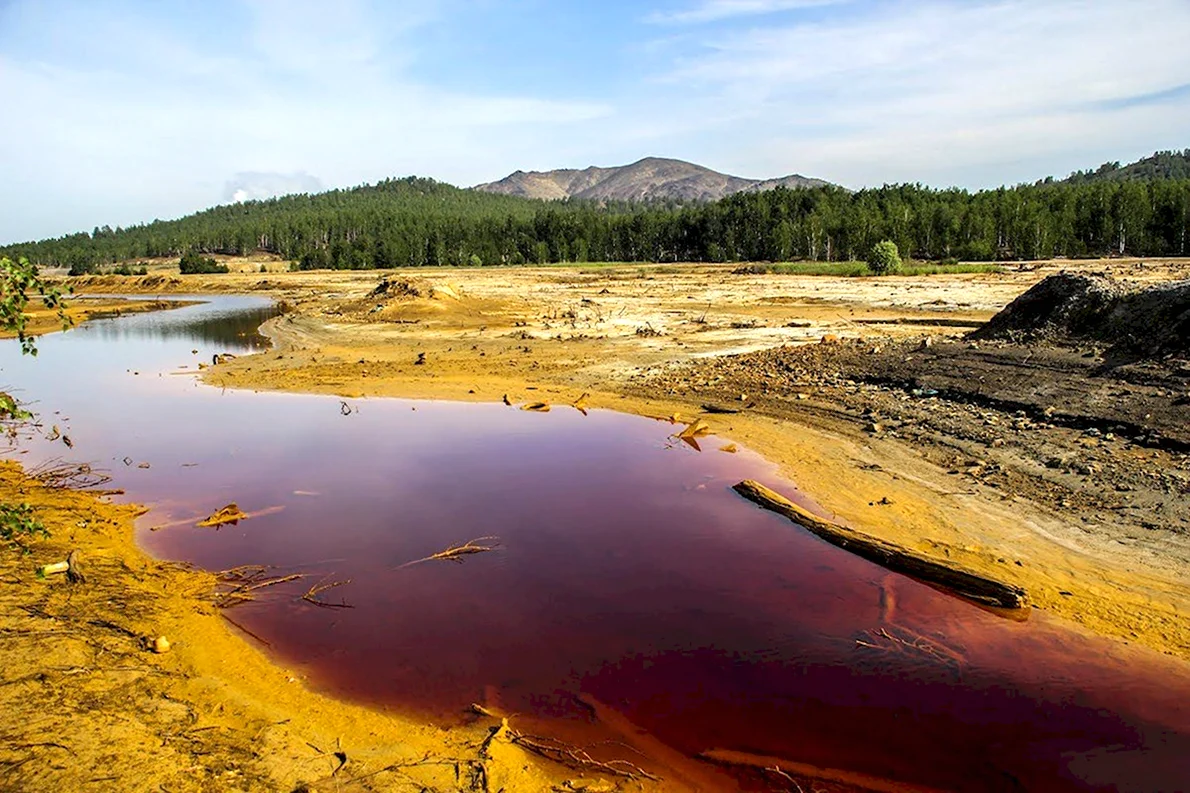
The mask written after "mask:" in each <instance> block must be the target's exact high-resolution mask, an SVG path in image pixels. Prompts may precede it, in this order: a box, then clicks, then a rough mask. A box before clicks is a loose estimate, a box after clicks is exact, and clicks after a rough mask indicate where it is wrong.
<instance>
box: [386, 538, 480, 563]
mask: <svg viewBox="0 0 1190 793" xmlns="http://www.w3.org/2000/svg"><path fill="white" fill-rule="evenodd" d="M491 540H494V541H495V544H494V545H479V544H478V543H482V542H488V541H491ZM499 544H500V538H499V537H476V538H475V539H474V540H467V542H465V543H463V544H462V545H452V546H451V547H449V548H447V549H446V550H444V551H439V552H438V553H435V554H431V555H430V556H426V557H423V558H421V559H414V560H413V561H412V562H405V564H403V565H401V566H400V567H398V568H397V569H398V570H402V569H404V568H406V567H412V566H413V565H415V564H421V563H422V562H435V561H446V562H458V563H460V564H462V562H463V557H464V556H470V555H471V554H474V553H484V552H485V551H494V550H496V548H497V547H498V546H499Z"/></svg>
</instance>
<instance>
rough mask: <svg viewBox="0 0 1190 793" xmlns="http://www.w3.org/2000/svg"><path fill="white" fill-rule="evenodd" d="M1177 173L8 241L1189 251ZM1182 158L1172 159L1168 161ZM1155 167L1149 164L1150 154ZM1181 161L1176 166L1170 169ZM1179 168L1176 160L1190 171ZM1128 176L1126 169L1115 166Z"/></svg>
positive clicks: (754, 254) (367, 214) (510, 253)
mask: <svg viewBox="0 0 1190 793" xmlns="http://www.w3.org/2000/svg"><path fill="white" fill-rule="evenodd" d="M1163 155H1169V156H1168V157H1166V161H1167V162H1166V166H1168V167H1165V166H1163V167H1160V168H1158V167H1149V168H1148V169H1147V170H1145V169H1144V168H1142V169H1140V170H1139V171H1137V170H1136V166H1138V165H1141V163H1145V162H1147V161H1141V163H1135V164H1133V165H1130V166H1125V167H1124V168H1119V167H1118V166H1117V165H1116V164H1114V163H1109V164H1107V165H1105V166H1103V167H1102V168H1100V169H1099V170H1098V171H1095V172H1090V171H1089V172H1080V173H1076V174H1074V175H1072V176H1071V178H1070V179H1067V180H1063V181H1053V180H1046V181H1043V182H1038V183H1035V184H1028V185H1018V186H1015V187H1002V188H998V189H994V190H983V191H978V192H969V191H967V190H961V189H933V188H929V187H924V186H922V185H916V184H914V185H909V184H902V185H886V186H884V187H880V188H874V189H864V190H858V191H850V190H846V189H844V188H841V187H836V186H827V187H819V188H813V189H802V190H787V189H783V188H779V189H776V190H773V191H770V192H761V193H740V194H737V195H733V196H730V197H728V198H725V199H723V200H721V201H718V202H715V203H688V204H678V203H672V202H666V203H612V204H596V203H589V202H582V201H563V202H544V201H533V200H528V199H523V198H515V197H510V196H501V195H493V194H488V193H482V192H477V191H473V190H466V189H461V188H457V187H452V186H450V185H447V184H443V183H439V182H435V181H433V180H430V179H421V178H415V177H409V178H404V179H391V180H385V181H382V182H380V183H378V184H375V185H364V186H361V187H357V188H354V189H349V190H333V191H330V192H326V193H319V194H316V195H305V194H303V195H292V196H285V197H281V198H275V199H269V200H265V201H250V202H245V203H238V204H230V205H225V206H219V207H215V208H212V209H208V210H206V211H203V212H198V213H196V214H193V215H189V216H187V217H184V218H181V219H178V220H169V221H154V222H152V223H148V224H144V225H137V226H132V227H129V228H116V229H111V228H108V227H106V226H105V227H102V228H96V229H95V230H94V231H93V232H92V233H90V234H88V233H86V232H82V233H78V234H72V235H67V236H64V237H60V238H57V239H51V240H43V241H40V242H31V243H23V244H17V245H10V246H7V247H3V248H0V255H5V256H9V257H12V258H16V257H20V256H24V257H28V258H29V259H30V260H31V261H32V262H34V263H36V264H39V265H45V266H58V267H69V268H70V271H71V272H72V273H74V274H81V273H88V272H94V271H96V270H97V269H99V268H101V267H106V266H108V265H111V264H113V263H117V262H129V261H136V260H138V259H142V258H153V257H161V256H181V255H182V254H184V253H187V252H193V253H195V254H203V255H209V254H230V255H243V254H246V253H250V252H252V251H264V252H268V253H273V254H276V255H278V256H281V257H283V258H286V259H288V260H290V261H292V262H294V265H293V266H294V267H296V268H302V269H321V268H340V269H366V268H388V267H398V266H422V265H424V266H436V265H455V266H458V265H475V266H479V265H515V264H526V263H543V264H544V263H554V262H588V261H589V262H602V261H622V262H644V261H648V262H680V261H681V262H733V261H790V260H797V259H806V260H818V261H850V260H855V259H861V258H863V257H864V256H866V255H867V253H868V251H869V250H870V249H871V248H872V246H873V245H874V244H875V243H877V242H879V241H882V240H891V241H893V242H895V243H896V244H897V247H898V248H899V250H900V252H901V254H902V255H903V256H907V257H909V258H913V259H919V260H930V261H944V260H965V261H1000V260H1031V259H1044V258H1052V257H1058V256H1065V257H1071V258H1075V257H1098V256H1108V255H1129V256H1184V255H1186V254H1187V237H1188V236H1190V176H1187V175H1186V171H1185V170H1184V168H1183V166H1184V164H1185V162H1186V161H1187V160H1188V159H1190V158H1187V156H1186V153H1179V152H1172V153H1168V152H1167V153H1158V155H1154V157H1161V156H1163ZM1170 158H1172V159H1170ZM1149 159H1150V160H1152V159H1153V158H1149ZM1170 162H1172V163H1173V164H1172V165H1169V163H1170ZM1179 163H1180V164H1179ZM1128 169H1133V170H1130V171H1128V173H1129V174H1132V175H1130V176H1128V177H1127V178H1121V177H1120V176H1119V174H1118V173H1117V172H1118V171H1126V170H1128Z"/></svg>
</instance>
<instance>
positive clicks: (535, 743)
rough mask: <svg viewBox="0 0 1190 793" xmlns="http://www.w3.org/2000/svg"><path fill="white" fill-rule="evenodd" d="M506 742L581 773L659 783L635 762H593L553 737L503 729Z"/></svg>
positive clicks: (578, 750)
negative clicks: (506, 737)
mask: <svg viewBox="0 0 1190 793" xmlns="http://www.w3.org/2000/svg"><path fill="white" fill-rule="evenodd" d="M507 733H508V739H509V740H510V741H512V742H513V743H514V744H516V745H517V746H520V747H521V748H522V749H525V750H526V751H529V752H532V753H533V754H536V755H538V756H540V757H544V758H546V759H547V760H553V761H554V762H555V763H561V764H562V765H564V766H566V767H567V768H576V769H581V770H584V771H601V772H603V773H605V774H610V775H612V776H620V777H625V778H627V779H641V778H643V779H651V780H652V781H654V782H657V781H660V777H658V776H655V775H653V774H650V773H649V772H648V771H646V770H644V769H643V768H641V767H640V766H638V765H636V764H635V763H631V762H629V761H628V760H608V761H606V762H605V761H603V760H596V759H595V758H594V757H592V756H591V755H590V753H588V752H587V750H586V749H584V748H583V747H581V746H575V745H574V744H570V743H566V742H565V741H559V740H558V739H556V738H545V737H542V736H540V735H527V734H525V733H522V732H519V731H517V730H514V729H512V728H509V729H508V730H507Z"/></svg>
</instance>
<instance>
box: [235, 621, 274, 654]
mask: <svg viewBox="0 0 1190 793" xmlns="http://www.w3.org/2000/svg"><path fill="white" fill-rule="evenodd" d="M223 619H225V620H227V621H228V622H230V623H231V624H232V625H234V626H236V627H237V628H239V629H240V630H242V631H243V632H244V633H246V634H248V635H249V636H251V637H252V638H253V639H256V641H258V642H260V643H261V644H263V645H264V646H265V647H272V646H273V645H271V644H269V643H268V642H267V641H265V640H264V639H262V638H260V637H259V636H257V635H256V634H255V633H253V632H252V631H250V630H248V629H247V628H245V627H244V626H243V625H241V624H240V623H238V622H236V621H235V620H233V619H232V618H231V617H229V616H227V615H226V614H224V615H223Z"/></svg>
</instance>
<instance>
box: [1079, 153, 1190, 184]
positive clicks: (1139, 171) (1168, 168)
mask: <svg viewBox="0 0 1190 793" xmlns="http://www.w3.org/2000/svg"><path fill="white" fill-rule="evenodd" d="M1187 178H1190V149H1185V150H1183V151H1159V152H1156V153H1154V154H1153V155H1152V156H1151V157H1145V158H1144V159H1140V160H1137V161H1136V162H1133V163H1129V164H1127V165H1120V163H1118V162H1105V163H1104V164H1103V165H1100V166H1099V167H1098V168H1097V169H1095V170H1094V171H1075V172H1074V173H1072V174H1070V176H1068V177H1067V178H1066V179H1064V180H1063V181H1064V182H1069V183H1071V184H1087V183H1089V182H1135V181H1149V180H1152V179H1187Z"/></svg>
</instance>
